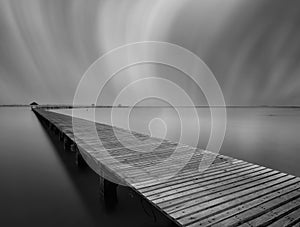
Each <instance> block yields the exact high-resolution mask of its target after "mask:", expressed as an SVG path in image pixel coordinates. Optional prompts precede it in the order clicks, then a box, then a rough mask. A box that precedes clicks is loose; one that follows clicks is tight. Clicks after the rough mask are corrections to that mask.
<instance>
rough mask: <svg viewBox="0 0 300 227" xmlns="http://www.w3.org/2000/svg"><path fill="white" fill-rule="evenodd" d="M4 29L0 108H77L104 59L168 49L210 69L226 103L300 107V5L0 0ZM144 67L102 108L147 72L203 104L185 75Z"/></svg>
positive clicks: (292, 0)
mask: <svg viewBox="0 0 300 227" xmlns="http://www.w3.org/2000/svg"><path fill="white" fill-rule="evenodd" d="M0 31H1V32H0V104H16V103H19V104H28V103H30V102H31V101H37V102H38V103H43V104H46V103H53V104H67V103H72V102H73V98H74V94H75V91H76V88H77V86H78V83H79V81H80V79H81V78H82V76H83V74H84V73H85V72H86V70H87V69H88V68H89V66H90V65H91V64H92V63H93V62H94V61H96V60H97V59H98V58H99V57H101V56H102V55H103V54H105V53H107V52H108V51H111V50H112V49H114V48H117V47H119V46H121V45H124V44H129V43H132V42H140V41H164V42H170V43H173V44H176V45H180V46H182V47H184V48H186V49H188V50H190V51H192V52H193V53H195V54H196V55H197V56H199V57H200V58H201V59H202V60H203V61H204V62H205V63H206V64H207V66H208V67H209V68H210V69H211V71H212V72H213V73H214V75H215V77H216V79H217V81H218V83H219V85H220V87H221V89H222V92H223V95H224V98H225V102H226V104H227V105H300V76H299V73H300V64H299V63H300V45H299V40H300V1H298V0H285V1H282V0H259V1H251V0H226V1H224V0H151V1H149V0H130V1H129V0H128V1H126V0H124V1H120V0H100V1H99V0H97V1H96V0H85V1H82V0H64V1H61V0H51V1H49V0H26V1H19V0H1V1H0ZM108 67H109V66H108ZM139 67H140V69H139V68H137V69H131V70H128V72H120V74H119V75H116V76H115V78H113V79H112V80H110V81H109V83H108V84H107V85H106V87H105V91H106V92H105V95H104V96H103V100H101V103H104V104H108V105H109V104H111V103H112V102H113V100H114V98H115V97H116V96H117V95H118V94H119V93H120V90H121V89H122V88H124V86H126V84H129V83H131V82H133V81H134V80H136V79H138V78H142V77H143V76H144V74H145V72H146V71H147V70H148V71H149V68H151V70H150V71H151V72H156V74H157V75H155V76H157V77H160V76H161V77H165V78H167V79H170V78H172V80H174V82H175V83H177V84H178V86H180V87H182V88H183V89H184V90H186V91H187V93H188V94H189V95H190V96H191V98H192V100H193V101H194V102H195V103H196V104H199V105H201V104H203V103H205V101H203V95H202V94H201V91H199V89H198V88H197V87H195V84H193V82H192V81H191V80H190V79H189V78H188V77H187V76H186V75H177V74H176V72H175V71H174V70H170V69H166V68H164V67H162V69H160V70H161V71H157V69H156V68H157V66H139ZM143 67H144V68H143ZM145 68H147V70H146V69H145ZM125 71H126V70H125ZM143 73H144V74H143ZM160 74H163V75H164V76H162V75H160ZM166 74H167V75H166ZM175 74H176V75H175ZM141 86H144V85H141ZM141 86H139V87H136V88H134V87H133V88H132V89H134V93H135V95H136V96H137V97H138V96H139V92H140V91H141V90H143V89H151V90H153V91H158V90H159V89H163V88H161V87H160V84H159V82H155V83H151V84H148V85H147V86H145V87H141ZM165 92H166V93H168V92H169V91H165ZM170 92H171V91H170ZM169 95H172V94H169Z"/></svg>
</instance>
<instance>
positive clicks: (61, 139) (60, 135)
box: [59, 132, 64, 141]
mask: <svg viewBox="0 0 300 227" xmlns="http://www.w3.org/2000/svg"><path fill="white" fill-rule="evenodd" d="M59 140H60V141H63V140H64V133H63V132H59Z"/></svg>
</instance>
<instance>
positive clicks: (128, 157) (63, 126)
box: [33, 108, 300, 227]
mask: <svg viewBox="0 0 300 227" xmlns="http://www.w3.org/2000/svg"><path fill="white" fill-rule="evenodd" d="M33 111H34V112H35V113H36V115H37V116H38V117H39V119H40V120H41V121H43V122H44V123H46V125H48V127H49V128H51V129H54V130H56V132H58V133H60V135H61V136H60V137H62V138H64V141H65V143H66V144H69V145H72V146H74V145H75V146H76V148H77V149H78V153H79V155H82V156H83V159H84V160H85V162H87V163H88V164H89V165H90V166H91V167H92V169H94V170H95V171H96V172H97V173H99V174H103V172H105V173H107V174H108V175H109V176H110V177H113V178H115V179H117V180H119V181H120V182H122V183H124V184H126V185H128V186H130V187H132V188H133V190H134V191H135V192H136V193H137V194H138V195H140V196H142V197H143V198H144V199H146V200H148V201H149V202H150V203H151V204H152V205H153V207H155V208H156V209H158V210H159V211H160V212H162V213H163V214H164V215H166V216H167V217H168V218H170V219H171V220H172V221H173V222H174V223H176V224H178V225H179V226H221V227H223V226H300V224H299V223H300V178H298V177H295V176H292V175H288V174H285V173H281V172H279V171H276V170H272V169H269V168H266V167H263V166H259V165H255V164H252V163H248V162H245V161H241V160H237V159H234V158H231V157H227V156H223V155H217V156H216V155H215V154H213V153H211V152H208V151H204V150H201V149H196V148H191V147H189V146H185V145H179V144H177V143H174V142H171V141H167V140H161V139H157V138H152V137H149V136H148V135H144V134H140V133H136V132H134V133H133V135H134V136H135V137H136V138H138V139H139V141H140V143H139V144H138V145H135V144H134V143H133V142H132V143H130V142H131V141H134V140H131V137H130V136H131V135H132V134H131V133H132V132H130V131H127V130H124V129H121V128H117V127H112V126H110V125H106V124H100V123H96V130H97V133H98V136H99V138H100V139H101V142H102V145H101V146H100V145H99V143H98V141H97V138H95V137H94V135H93V133H92V132H91V131H90V128H91V127H90V126H91V124H94V123H92V122H90V121H86V120H83V119H76V125H77V129H78V130H79V131H80V130H82V131H80V132H79V133H80V134H81V136H80V138H76V140H75V138H74V133H73V128H72V117H70V116H67V115H63V114H58V113H54V112H50V111H46V110H44V109H38V108H36V109H33ZM113 132H117V133H118V135H119V136H118V139H117V138H116V137H115V135H114V133H113ZM77 133H78V132H77ZM143 141H144V142H143ZM122 142H125V143H126V144H129V145H130V146H127V148H124V146H123V145H122ZM176 146H179V148H178V149H179V150H180V151H182V152H179V154H178V157H182V160H185V154H186V151H188V150H190V149H193V153H194V155H193V156H192V158H191V159H190V160H189V162H188V164H187V165H186V166H185V167H184V168H183V169H182V170H181V171H180V172H179V173H177V174H176V175H175V176H173V177H171V178H170V179H168V180H166V181H165V182H163V183H159V182H157V181H155V180H154V179H153V176H157V177H160V176H164V175H165V176H167V174H168V171H166V169H165V168H156V166H157V165H155V164H157V163H159V161H160V160H162V159H166V158H168V157H169V156H170V155H171V154H172V153H173V152H174V148H175V147H176ZM130 147H131V148H132V149H133V150H135V151H141V152H132V151H131V148H130ZM103 149H106V150H108V152H109V154H110V155H108V156H106V157H105V158H103V155H100V154H101V152H103ZM153 149H154V150H155V152H153ZM137 153H138V154H137ZM178 157H177V158H174V159H170V160H171V163H169V165H168V168H169V170H170V171H169V172H172V170H173V169H172V168H176V166H177V165H178V160H179V159H178ZM210 157H211V160H214V161H213V162H212V164H211V165H210V167H209V168H208V169H207V170H205V171H204V172H203V173H200V172H199V171H198V166H199V162H200V161H206V160H203V159H204V158H205V159H207V160H208V161H209V159H210ZM172 161H173V162H174V163H172ZM120 163H123V164H125V165H121V166H122V167H121V166H120V165H118V164H120ZM124 166H127V167H126V168H124ZM151 167H152V169H151ZM137 168H139V169H141V171H136V169H137ZM147 168H150V169H151V170H152V172H151V173H149V171H146V170H147ZM143 169H146V170H145V171H142V170H143ZM108 179H109V178H108Z"/></svg>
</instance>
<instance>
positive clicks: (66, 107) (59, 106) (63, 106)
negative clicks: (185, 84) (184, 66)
mask: <svg viewBox="0 0 300 227" xmlns="http://www.w3.org/2000/svg"><path fill="white" fill-rule="evenodd" d="M0 107H31V105H23V104H12V105H0ZM36 107H37V108H47V109H73V108H174V107H176V108H289V109H291V108H300V106H293V105H291V106H268V105H261V106H236V105H233V106H125V105H124V106H123V105H122V106H92V105H80V106H73V105H37V106H36Z"/></svg>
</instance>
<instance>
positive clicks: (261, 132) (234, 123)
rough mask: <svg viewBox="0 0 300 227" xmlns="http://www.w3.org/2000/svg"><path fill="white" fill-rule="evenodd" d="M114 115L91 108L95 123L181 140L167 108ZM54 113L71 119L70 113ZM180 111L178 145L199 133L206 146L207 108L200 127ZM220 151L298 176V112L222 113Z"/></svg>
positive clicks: (83, 113)
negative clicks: (223, 124)
mask: <svg viewBox="0 0 300 227" xmlns="http://www.w3.org/2000/svg"><path fill="white" fill-rule="evenodd" d="M93 111H94V110H93V109H81V110H78V111H77V112H76V113H77V114H78V116H80V117H81V118H85V119H92V116H93V114H92V112H93ZM114 111H115V112H114V113H113V114H112V112H111V109H105V108H99V109H96V111H95V120H96V121H98V122H103V123H107V124H112V122H113V123H114V125H116V126H119V127H123V128H126V127H127V123H128V125H129V127H130V129H131V130H135V131H139V132H143V133H147V134H151V135H153V136H157V137H164V136H166V137H167V138H168V139H170V140H172V141H178V140H179V138H180V132H181V129H182V128H181V127H180V120H179V119H180V118H179V116H178V113H177V112H176V111H175V110H174V109H172V108H141V107H140V108H134V109H132V110H131V111H130V109H127V108H115V109H114ZM55 112H60V113H64V114H68V115H71V110H58V111H55ZM180 112H181V113H182V115H181V116H182V117H181V120H182V123H183V124H185V125H186V126H187V127H186V128H185V129H184V130H183V131H182V133H183V134H184V135H185V137H184V140H183V142H184V143H186V144H191V141H192V139H191V138H192V137H193V135H195V134H196V132H198V131H199V134H200V136H199V144H198V146H199V147H201V148H206V145H207V141H208V138H209V135H210V126H211V124H210V123H211V119H210V111H209V109H207V108H199V109H197V112H198V116H199V122H200V127H198V126H197V118H195V115H193V113H192V110H191V109H189V108H182V109H181V110H180ZM111 116H113V121H112V120H111ZM128 116H129V117H128ZM153 119H154V120H153ZM159 119H161V120H159ZM162 122H165V124H163V123H162ZM220 153H221V154H225V155H229V156H231V157H235V158H238V159H242V160H246V161H249V162H252V163H257V164H260V165H263V166H266V167H270V168H273V169H277V170H280V171H282V172H286V173H290V174H293V175H297V176H300V165H299V162H300V108H229V109H227V131H226V135H225V139H224V143H223V146H222V148H221V151H220Z"/></svg>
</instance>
